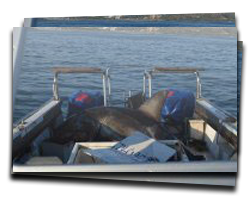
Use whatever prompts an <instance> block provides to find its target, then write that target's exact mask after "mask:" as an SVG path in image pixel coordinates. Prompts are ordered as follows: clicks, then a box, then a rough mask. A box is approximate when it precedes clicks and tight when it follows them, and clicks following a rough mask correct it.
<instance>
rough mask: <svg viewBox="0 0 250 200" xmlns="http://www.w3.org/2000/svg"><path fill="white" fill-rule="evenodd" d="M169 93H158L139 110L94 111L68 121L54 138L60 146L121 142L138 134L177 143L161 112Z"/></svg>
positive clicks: (111, 108) (96, 109)
mask: <svg viewBox="0 0 250 200" xmlns="http://www.w3.org/2000/svg"><path fill="white" fill-rule="evenodd" d="M167 93H168V91H166V90H163V91H160V92H158V93H156V94H155V95H154V96H153V97H152V98H150V99H148V100H147V101H146V102H144V103H143V104H142V105H141V106H140V107H139V108H138V109H130V108H122V107H95V108H89V109H86V110H85V111H84V112H83V113H82V114H78V115H74V116H71V117H69V118H68V119H67V120H66V121H65V122H64V123H63V125H62V126H60V127H59V128H58V129H57V130H56V131H55V135H54V139H55V140H57V141H59V142H62V143H63V142H68V141H78V142H83V141H119V140H122V139H124V138H125V137H127V136H130V135H132V134H134V133H135V132H136V131H139V132H142V133H144V134H146V135H148V136H149V137H152V138H154V139H157V140H164V139H175V136H174V135H173V134H171V131H170V130H168V128H167V127H166V126H164V125H163V124H162V123H161V122H160V121H161V116H160V113H161V108H162V106H163V104H164V101H165V98H166V96H167Z"/></svg>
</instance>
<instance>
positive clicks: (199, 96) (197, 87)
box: [195, 71, 201, 99]
mask: <svg viewBox="0 0 250 200" xmlns="http://www.w3.org/2000/svg"><path fill="white" fill-rule="evenodd" d="M195 75H196V98H197V99H199V98H201V81H200V74H199V72H198V71H196V72H195Z"/></svg>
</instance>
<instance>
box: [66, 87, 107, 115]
mask: <svg viewBox="0 0 250 200" xmlns="http://www.w3.org/2000/svg"><path fill="white" fill-rule="evenodd" d="M68 102H69V104H68V116H70V115H72V114H77V113H82V112H83V111H84V110H85V109H87V108H92V107H97V106H103V96H102V94H101V93H100V92H82V91H77V92H75V93H73V94H72V95H71V96H70V97H69V101H68Z"/></svg>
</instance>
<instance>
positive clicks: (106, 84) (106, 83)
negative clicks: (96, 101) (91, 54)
mask: <svg viewBox="0 0 250 200" xmlns="http://www.w3.org/2000/svg"><path fill="white" fill-rule="evenodd" d="M52 70H53V72H54V80H53V98H54V99H55V100H59V99H60V97H59V88H58V75H59V74H69V73H84V74H86V73H92V74H93V73H95V74H101V75H102V85H103V102H104V106H108V105H109V103H110V96H111V78H110V74H109V68H107V69H106V70H102V69H100V68H93V67H53V68H52ZM107 90H108V92H107Z"/></svg>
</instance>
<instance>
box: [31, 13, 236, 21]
mask: <svg viewBox="0 0 250 200" xmlns="http://www.w3.org/2000/svg"><path fill="white" fill-rule="evenodd" d="M36 15H37V17H38V18H42V19H47V20H53V19H70V20H80V19H100V18H105V19H149V20H160V19H163V20H178V19H197V20H198V19H203V20H234V19H235V12H37V13H36Z"/></svg>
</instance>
